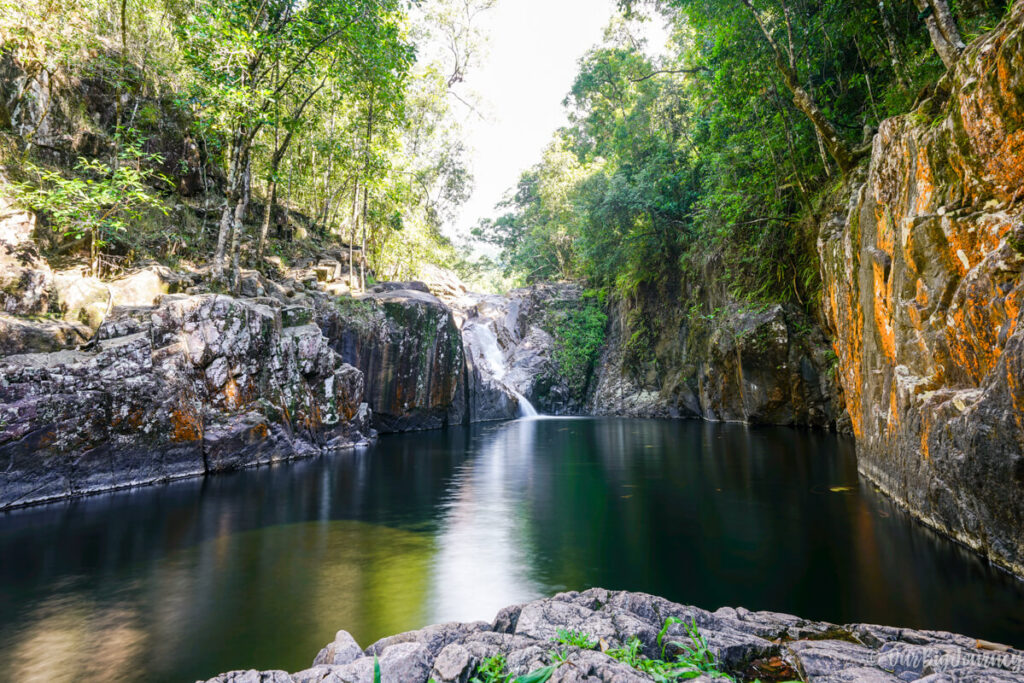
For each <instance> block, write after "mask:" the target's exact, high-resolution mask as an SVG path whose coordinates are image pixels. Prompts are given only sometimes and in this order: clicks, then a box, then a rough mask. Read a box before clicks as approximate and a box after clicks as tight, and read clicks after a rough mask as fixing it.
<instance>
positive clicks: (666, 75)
mask: <svg viewBox="0 0 1024 683" xmlns="http://www.w3.org/2000/svg"><path fill="white" fill-rule="evenodd" d="M619 4H620V6H622V8H623V9H624V10H626V11H627V13H629V12H631V11H632V10H634V9H636V8H638V7H640V6H653V7H657V8H658V10H659V11H660V12H661V14H662V17H663V18H664V19H665V20H666V21H668V22H669V23H670V25H671V29H672V37H671V41H670V45H669V46H668V48H667V53H666V54H665V55H664V56H663V57H659V58H652V57H649V56H648V55H647V54H646V52H645V51H644V49H643V44H642V41H641V40H640V39H638V38H637V36H636V30H635V27H636V24H635V23H631V21H630V20H623V19H616V20H614V21H613V22H612V24H611V25H610V26H609V28H608V29H607V31H606V36H605V40H604V41H603V43H602V44H601V45H599V46H597V47H595V48H594V49H592V50H591V51H590V52H588V53H587V55H586V56H585V57H584V58H583V60H582V61H581V63H580V67H579V72H578V74H577V77H576V80H575V82H574V84H573V86H572V90H571V91H570V93H569V95H568V97H567V98H566V101H565V104H566V108H567V110H568V114H569V125H568V126H566V127H565V128H563V129H561V130H560V131H558V133H556V135H555V139H554V141H553V142H552V144H551V146H550V148H549V149H548V150H547V151H546V152H545V153H544V155H543V157H542V159H541V160H540V162H539V163H538V164H537V165H536V166H534V167H533V168H531V169H530V170H528V171H527V172H525V173H524V174H523V175H522V177H521V179H520V181H519V184H518V186H517V187H516V189H515V191H514V193H513V194H512V195H510V196H509V197H508V198H507V199H506V201H505V202H504V203H503V204H502V205H500V206H499V209H501V210H502V211H503V215H501V217H500V218H498V219H496V220H494V221H492V222H484V223H482V224H481V225H480V226H479V227H478V228H477V230H476V233H475V234H476V236H477V238H478V239H482V240H484V241H487V242H490V243H492V244H495V245H497V246H498V247H500V248H501V250H502V252H501V262H502V265H503V266H504V268H505V269H506V271H507V272H509V273H511V274H515V275H517V276H518V277H519V278H520V279H521V280H522V281H525V282H532V281H537V280H544V279H551V278H555V277H580V278H584V279H586V280H587V281H588V282H589V283H590V284H591V285H592V286H595V287H602V288H603V287H614V288H615V290H616V291H617V293H618V294H619V295H620V296H621V297H624V298H636V297H637V295H638V293H639V292H640V290H642V289H647V288H652V287H658V286H661V285H665V284H668V283H680V282H683V283H688V282H694V281H701V280H704V279H707V278H708V277H709V276H711V277H713V278H714V279H715V281H716V284H718V285H719V286H720V287H721V289H723V290H725V291H726V292H727V293H729V294H730V295H731V296H732V297H733V298H736V299H740V300H746V301H751V302H776V301H792V302H794V303H798V304H802V305H805V306H811V305H812V303H813V302H814V301H816V300H817V299H818V297H819V296H820V291H819V290H820V281H819V277H818V267H817V265H818V264H817V255H816V253H815V240H816V236H817V235H816V229H815V226H816V225H817V221H818V219H819V216H818V211H819V203H820V202H819V201H818V200H819V197H820V196H821V195H822V193H823V192H825V191H826V190H827V189H832V188H834V187H835V184H836V183H838V182H839V181H840V176H841V174H840V173H839V169H837V168H836V166H835V163H834V162H833V160H832V158H831V157H829V156H828V155H827V154H826V153H825V151H824V148H823V146H822V144H821V142H820V140H819V135H818V133H817V132H816V129H815V127H814V126H813V125H812V123H811V121H810V119H809V118H808V116H807V115H806V113H805V112H804V111H803V110H801V109H799V108H798V107H796V106H795V104H794V100H793V95H792V93H791V90H790V85H789V83H787V81H786V79H785V78H783V75H782V73H781V71H780V69H779V67H778V65H777V64H776V61H775V55H774V52H773V50H772V49H771V47H770V46H769V43H768V42H767V41H766V40H765V37H764V35H763V33H762V30H761V27H760V26H759V25H758V24H757V23H756V21H755V15H754V13H753V12H752V11H751V10H750V9H749V8H748V7H746V6H745V5H744V3H741V2H727V3H723V2H720V0H666V1H656V0H620V3H619ZM753 6H754V7H755V8H756V10H757V12H758V14H757V16H758V17H759V18H760V19H761V20H762V21H763V22H764V28H765V30H766V31H767V32H768V33H769V34H770V35H772V36H773V37H774V40H775V42H776V43H777V44H779V45H782V46H783V48H782V49H783V50H784V51H785V50H786V49H787V48H786V46H787V45H790V43H791V41H792V44H791V45H790V46H791V47H792V54H793V57H792V62H793V64H794V66H793V68H794V70H795V82H796V86H798V87H800V88H802V89H803V90H804V91H805V92H806V93H808V94H809V95H810V96H811V97H812V98H813V100H814V102H815V103H816V104H817V106H818V108H819V109H820V112H821V114H822V116H823V117H824V118H825V119H827V120H828V121H829V122H830V124H831V125H832V126H833V128H835V129H836V130H837V131H839V132H838V135H839V137H840V138H841V139H842V140H841V142H842V143H843V144H844V145H846V146H848V147H850V148H853V147H856V146H858V145H860V144H861V143H862V142H863V140H864V134H865V133H864V130H865V128H866V127H867V128H868V129H869V130H870V129H871V127H873V126H877V125H878V123H879V122H880V121H881V120H882V119H884V118H887V117H890V116H893V115H897V114H902V113H905V112H907V111H909V110H910V109H911V108H912V107H913V106H914V103H915V101H916V100H917V99H918V97H919V94H920V93H922V91H923V90H924V89H925V88H926V87H931V86H932V85H933V84H934V83H935V82H936V81H937V80H938V78H939V76H941V74H942V73H943V71H944V67H943V65H942V62H941V61H940V60H939V58H938V56H937V55H936V53H935V51H934V49H933V48H932V45H931V42H930V39H929V36H928V32H927V30H926V27H925V26H924V24H923V22H922V20H921V18H920V17H919V16H918V12H917V9H916V7H914V4H913V3H909V2H908V3H896V4H892V3H884V4H879V3H861V4H856V3H855V4H852V5H851V4H850V3H848V2H843V1H841V0H827V1H826V2H818V1H816V0H787V2H785V3H782V2H780V1H779V0H761V1H759V2H754V3H753ZM954 11H957V12H958V13H959V16H958V17H957V18H958V20H959V21H960V22H961V25H962V28H963V29H964V33H965V35H968V36H969V35H971V33H972V31H974V30H979V29H983V28H985V27H986V26H990V25H992V24H993V23H994V21H996V20H998V18H999V14H1000V13H1001V12H1002V11H1003V7H1002V6H999V3H995V4H994V5H993V4H991V3H990V4H986V5H985V6H984V7H981V6H980V5H979V4H975V9H973V10H972V11H971V12H964V11H959V10H957V9H956V8H954ZM890 37H891V39H892V40H891V41H890V40H889V38H890ZM932 93H933V95H932V96H933V97H935V98H936V99H940V98H941V96H940V95H938V94H934V89H933V90H932ZM570 152H571V154H569V153H570ZM545 179H546V180H545ZM545 184H546V186H548V187H558V188H559V191H558V192H557V193H551V192H548V193H545V192H544V191H543V187H544V186H545Z"/></svg>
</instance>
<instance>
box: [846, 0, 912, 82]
mask: <svg viewBox="0 0 1024 683" xmlns="http://www.w3.org/2000/svg"><path fill="white" fill-rule="evenodd" d="M878 13H879V14H880V15H881V17H882V31H883V32H884V33H885V43H886V46H887V47H888V48H889V61H890V62H891V63H892V71H893V73H894V74H896V82H897V83H899V84H900V87H901V88H903V90H907V89H908V88H909V87H910V84H909V82H908V80H907V69H906V66H905V65H904V64H903V56H902V55H901V54H900V48H899V41H897V40H896V29H894V28H893V26H892V22H891V21H890V20H889V13H888V12H887V11H886V9H885V2H884V0H879V3H878ZM857 49H858V51H859V50H860V47H859V46H858V48H857ZM861 60H862V61H863V58H861Z"/></svg>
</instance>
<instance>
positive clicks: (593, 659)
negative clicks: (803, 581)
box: [208, 588, 1024, 683]
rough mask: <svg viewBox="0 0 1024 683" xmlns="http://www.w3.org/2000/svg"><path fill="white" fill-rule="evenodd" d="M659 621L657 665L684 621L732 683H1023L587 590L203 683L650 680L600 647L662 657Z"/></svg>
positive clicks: (830, 628)
mask: <svg viewBox="0 0 1024 683" xmlns="http://www.w3.org/2000/svg"><path fill="white" fill-rule="evenodd" d="M670 617H674V618H676V619H680V620H682V621H683V622H684V623H683V624H673V625H670V626H669V628H668V631H667V636H666V638H665V641H664V642H666V643H667V646H666V649H665V659H666V660H671V659H674V658H675V655H676V654H677V653H679V652H680V651H681V647H680V646H679V645H677V644H676V643H677V642H683V643H689V642H690V641H689V638H688V636H687V633H686V628H685V626H686V625H687V624H693V625H695V626H696V627H697V629H698V630H699V632H700V634H701V635H702V636H703V637H704V638H706V640H707V644H708V646H709V649H710V650H711V652H712V653H713V654H714V656H715V660H716V662H717V663H718V665H719V667H720V669H721V670H722V671H723V672H724V673H726V674H728V675H731V676H734V677H735V678H736V679H738V680H753V679H759V680H761V681H782V680H803V681H808V682H811V683H845V682H849V681H866V682H871V683H900V682H902V681H922V682H924V681H927V682H928V683H955V682H962V683H967V682H975V681H976V682H978V683H980V682H982V681H990V682H993V683H1010V682H1012V681H1024V652H1022V651H1020V650H1014V649H1010V648H1005V647H1003V646H999V645H996V644H993V643H985V642H984V641H979V640H975V639H973V638H968V637H966V636H960V635H955V634H952V633H944V632H938V631H913V630H909V629H899V628H892V627H887V626H871V625H865V624H851V625H847V626H837V625H834V624H828V623H823V622H815V621H808V620H806V619H801V618H799V617H794V616H790V615H786V614H777V613H773V612H750V611H748V610H745V609H742V608H738V609H732V608H728V607H726V608H722V609H720V610H718V611H716V612H708V611H705V610H702V609H698V608H696V607H687V606H683V605H678V604H675V603H672V602H669V601H667V600H664V599H662V598H658V597H654V596H651V595H645V594H642V593H625V592H611V591H606V590H603V589H600V588H595V589H592V590H588V591H586V592H583V593H575V592H574V593H562V594H559V595H556V596H555V597H553V598H550V599H546V600H538V601H536V602H531V603H528V604H526V605H516V606H513V607H507V608H505V609H503V610H501V611H500V612H499V613H498V615H497V617H496V618H495V620H494V621H493V622H492V623H490V624H488V623H486V622H475V623H469V624H460V623H451V624H441V625H437V626H429V627H427V628H425V629H421V630H419V631H412V632H409V633H403V634H400V635H396V636H391V637H388V638H384V639H382V640H379V641H377V642H376V643H374V644H372V645H370V646H369V647H368V648H366V649H365V650H362V649H360V647H359V645H357V644H356V642H355V640H353V638H352V636H350V635H349V634H348V633H346V632H345V631H339V632H338V634H337V636H336V638H335V640H334V642H332V643H329V644H328V645H327V646H326V647H325V648H324V649H323V650H321V651H320V654H318V655H317V656H316V658H315V660H314V661H313V663H312V666H311V668H309V669H306V670H304V671H300V672H297V673H294V674H288V673H286V672H284V671H263V672H259V671H235V672H231V673H226V674H222V675H220V676H218V677H216V678H211V679H210V680H209V682H208V683H271V682H273V683H293V682H294V683H371V682H372V681H373V671H374V657H377V658H378V661H379V663H380V670H381V680H382V681H384V682H385V683H398V682H401V683H426V681H428V680H434V681H436V682H437V683H456V682H459V683H465V682H466V681H468V680H469V679H470V678H472V677H473V676H474V674H475V673H476V670H477V667H478V666H479V665H480V662H481V661H482V660H483V659H484V658H486V657H490V656H493V655H496V654H501V655H503V656H504V657H505V660H506V662H507V666H508V671H509V673H511V674H513V675H524V674H526V673H528V672H531V671H536V670H537V669H539V668H541V667H544V666H547V665H550V664H553V663H557V661H556V660H555V659H553V657H552V655H553V654H554V653H556V652H558V651H561V652H562V653H564V654H566V655H567V657H566V659H565V661H564V662H563V663H561V664H559V665H558V668H557V669H555V671H554V673H553V674H552V676H551V677H550V679H548V680H549V681H552V682H556V683H558V682H560V683H567V682H569V681H574V682H575V681H580V682H582V681H616V682H619V683H632V682H634V681H636V682H640V681H652V680H655V679H654V678H653V677H651V676H650V675H648V674H645V673H642V672H640V671H638V670H637V669H634V668H633V667H631V666H629V665H627V664H626V663H623V662H620V661H617V660H616V659H614V658H613V657H611V656H609V655H608V654H607V653H606V652H605V651H606V650H610V649H614V648H618V647H621V646H623V645H624V644H625V643H626V642H627V641H628V640H630V639H631V638H633V637H636V638H638V639H639V641H640V644H641V648H642V652H643V654H644V656H646V657H648V658H652V659H659V658H661V657H662V653H661V649H660V647H659V646H658V632H659V631H660V630H661V628H662V626H663V625H664V624H665V623H666V621H667V620H668V619H669V618H670ZM560 629H565V630H569V631H578V632H582V633H585V634H587V635H589V636H590V637H591V638H592V639H593V640H595V641H597V640H599V641H600V643H599V645H598V646H597V647H595V648H594V649H591V650H585V649H580V648H578V647H566V646H561V645H559V644H557V643H555V642H553V640H552V639H553V638H554V637H555V636H557V635H558V631H559V630H560ZM698 680H702V681H712V680H722V679H720V678H719V679H712V678H710V677H703V678H700V679H698Z"/></svg>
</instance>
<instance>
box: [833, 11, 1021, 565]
mask: <svg viewBox="0 0 1024 683" xmlns="http://www.w3.org/2000/svg"><path fill="white" fill-rule="evenodd" d="M1022 195H1024V3H1020V2H1018V3H1016V5H1015V6H1014V8H1013V10H1012V12H1011V14H1010V15H1009V16H1008V17H1007V18H1006V19H1005V20H1004V22H1003V23H1002V25H1001V26H1000V27H998V28H997V29H996V30H994V31H993V32H991V33H989V34H988V35H986V36H983V37H982V38H981V39H979V40H977V41H975V42H974V43H973V44H972V45H971V46H970V47H969V49H968V51H967V52H966V53H965V54H964V56H963V57H962V58H961V59H960V61H959V63H958V65H957V66H956V68H955V69H954V70H952V71H951V72H950V73H949V74H947V76H946V77H945V78H943V79H942V81H940V82H939V84H938V85H937V86H936V88H935V90H934V92H933V93H931V96H930V98H929V99H928V100H926V101H924V102H923V103H922V104H921V105H920V106H919V108H918V109H917V110H916V111H914V112H912V113H911V114H908V115H906V116H902V117H898V118H894V119H890V120H887V121H885V122H884V123H883V124H882V125H881V128H880V130H879V132H878V135H876V136H875V139H874V147H873V150H872V154H871V163H870V166H869V168H867V169H862V170H861V172H860V173H859V174H858V175H857V176H856V177H854V178H853V179H851V180H850V182H849V183H848V187H846V188H845V189H844V191H843V192H841V193H838V194H837V195H836V197H835V199H834V201H833V204H832V206H831V207H830V212H829V215H828V216H826V218H825V220H824V221H823V225H822V229H821V234H820V238H819V251H820V254H821V266H822V272H823V277H824V285H825V296H824V309H825V316H826V318H827V320H828V324H829V326H830V327H831V332H832V336H833V338H834V340H835V342H834V345H835V350H836V353H837V355H838V358H839V379H840V382H841V383H842V386H843V391H844V394H845V397H846V407H847V411H848V413H849V416H850V419H851V423H852V428H853V432H854V434H855V435H856V437H857V444H858V458H859V463H860V469H861V471H862V472H863V473H865V474H866V475H867V476H869V477H870V478H871V479H872V480H874V481H875V482H876V483H877V484H878V485H879V487H880V488H882V489H883V490H884V491H886V492H887V493H888V494H889V495H890V496H892V497H893V498H895V499H896V500H897V501H899V502H901V503H902V504H904V505H905V506H906V507H907V508H908V509H909V510H910V511H911V512H913V513H914V514H915V515H917V516H918V517H920V518H921V519H922V520H924V521H925V522H927V523H928V524H929V525H931V526H933V527H935V528H937V529H939V530H941V531H943V532H945V533H946V534H948V535H951V536H953V537H955V538H957V539H959V540H960V541H962V542H964V543H966V544H967V545H969V546H971V547H972V548H974V549H976V550H978V551H979V552H981V553H983V554H985V555H987V556H988V557H989V558H991V559H992V560H993V561H995V562H997V563H998V564H1001V565H1003V566H1004V567H1007V568H1008V569H1011V570H1013V571H1014V572H1016V573H1018V574H1024V423H1022V420H1024V327H1022V326H1021V325H1020V321H1021V313H1022V307H1021V303H1022V298H1024V256H1022V250H1024V223H1022V218H1024V201H1021V200H1022V199H1024V197H1022Z"/></svg>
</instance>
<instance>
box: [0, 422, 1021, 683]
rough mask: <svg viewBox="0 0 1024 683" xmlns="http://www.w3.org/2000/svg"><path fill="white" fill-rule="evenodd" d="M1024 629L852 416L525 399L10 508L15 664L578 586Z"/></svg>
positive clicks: (159, 658) (139, 676)
mask: <svg viewBox="0 0 1024 683" xmlns="http://www.w3.org/2000/svg"><path fill="white" fill-rule="evenodd" d="M591 586H604V587H607V588H615V589H628V590H637V591H646V592H650V593H656V594H659V595H663V596H665V597H667V598H669V599H671V600H675V601H678V602H683V603H690V604H696V605H699V606H701V607H706V608H711V609H714V608H716V607H719V606H721V605H744V606H746V607H749V608H752V609H771V610H776V611H785V612H792V613H797V614H800V615H802V616H807V617H813V618H819V619H826V620H830V621H835V622H840V623H846V622H854V621H867V622H880V623H894V624H900V625H906V626H913V627H920V628H936V629H949V630H956V631H960V632H964V633H968V634H971V635H974V636H977V637H984V638H987V639H990V640H996V641H1000V642H1006V643H1009V644H1012V645H1016V646H1024V583H1022V582H1019V581H1016V580H1015V579H1013V578H1011V577H1010V576H1008V575H1005V574H1003V573H1001V572H999V571H997V570H994V569H992V568H990V567H988V566H987V565H986V564H985V563H983V562H981V561H980V560H978V559H977V558H976V557H974V556H973V555H971V554H969V553H967V552H965V551H964V550H962V549H961V548H960V547H958V546H956V545H954V544H952V543H950V542H948V541H945V540H943V539H941V538H939V537H937V536H936V535H934V534H932V533H931V532H929V531H927V530H926V529H924V528H922V527H921V526H920V525H918V524H916V523H914V522H913V521H912V520H910V519H909V518H908V517H907V516H906V515H905V514H904V513H903V512H901V511H900V510H898V509H896V508H895V507H894V506H893V505H892V504H890V503H889V502H888V501H887V500H886V499H884V498H883V497H882V496H881V495H880V494H878V493H876V492H875V491H874V490H873V488H872V487H871V485H870V484H869V483H867V482H865V481H863V480H860V479H859V478H858V476H857V470H856V462H855V459H854V451H853V447H852V444H851V443H850V442H848V441H845V440H843V439H839V438H836V437H835V436H832V435H829V434H820V433H812V432H804V431H798V430H791V429H782V428H771V429H748V428H745V427H742V426H735V425H713V424H706V423H700V422H676V421H643V420H620V419H539V420H519V421H515V422H508V423H502V424H491V425H485V426H478V427H474V428H472V429H469V430H461V429H459V430H452V431H447V432H430V433H417V434H410V435H400V436H388V437H384V438H382V439H381V440H380V442H379V443H378V444H377V445H376V446H374V447H372V448H370V449H368V450H366V451H363V452H359V453H354V454H342V455H337V456H332V457H325V458H319V459H315V460H309V461H302V462H297V463H292V464H289V465H283V466H276V467H270V468H263V469H258V470H250V471H246V472H239V473H236V474H230V475H222V476H218V477H212V478H208V479H205V480H193V481H186V482H179V483H175V484H171V485H167V486H160V487H149V488H144V489H139V490H136V491H131V492H125V493H117V494H112V495H106V496H94V497H89V498H85V499H82V500H78V501H74V502H71V503H64V504H57V505H50V506H44V507H37V508H29V509H26V510H20V511H14V512H10V513H7V514H5V515H0V662H2V663H3V666H0V678H4V677H8V678H9V679H10V680H12V681H19V682H24V681H35V680H38V681H44V680H45V681H89V680H103V681H115V680H153V681H189V680H194V679H196V678H206V677H209V676H212V675H214V674H216V673H218V672H221V671H225V670H229V669H236V668H252V667H255V668H281V669H286V670H289V671H295V670H298V669H302V668H305V667H307V666H309V664H310V663H311V660H312V658H313V656H314V655H315V654H316V652H317V650H318V649H319V648H320V647H321V646H323V645H324V644H325V643H327V642H328V641H330V640H331V639H332V638H333V634H334V631H336V630H337V629H339V628H344V629H347V630H349V631H350V632H352V633H353V634H354V635H355V636H356V638H357V639H358V640H359V642H360V643H362V644H363V645H364V646H365V645H368V644H370V643H371V642H372V641H373V640H375V639H377V638H379V637H381V636H384V635H388V634H391V633H395V632H399V631H403V630H408V629H413V628H418V627H421V626H424V625H426V624H428V623H435V622H440V621H449V620H474V619H485V620H490V619H491V618H492V617H493V616H494V613H495V612H496V611H497V610H498V609H499V608H500V607H503V606H505V605H508V604H512V603H516V602H521V601H525V600H529V599H532V598H536V597H539V596H544V595H548V594H551V593H553V592H556V591H559V590H568V589H583V588H587V587H591Z"/></svg>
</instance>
